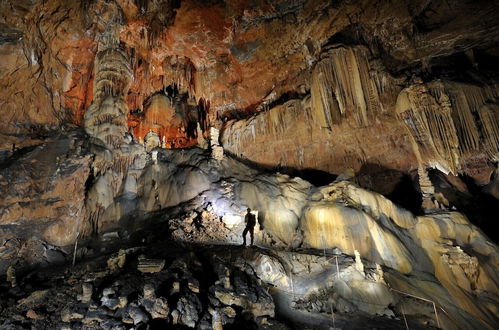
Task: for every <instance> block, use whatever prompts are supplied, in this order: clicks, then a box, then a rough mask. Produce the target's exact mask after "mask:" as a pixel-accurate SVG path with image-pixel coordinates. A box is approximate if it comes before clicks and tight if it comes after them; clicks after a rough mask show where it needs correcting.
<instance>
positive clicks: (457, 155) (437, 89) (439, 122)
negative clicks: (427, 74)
mask: <svg viewBox="0 0 499 330" xmlns="http://www.w3.org/2000/svg"><path fill="white" fill-rule="evenodd" d="M498 96H499V88H498V86H485V87H480V86H475V85H467V84H460V83H454V82H452V83H451V82H442V81H435V82H432V83H429V84H418V85H413V86H411V87H409V88H407V89H405V90H404V91H403V92H402V93H401V94H400V95H399V98H398V101H397V112H398V116H399V118H400V119H401V120H402V121H403V122H404V123H405V125H406V127H407V129H408V130H409V132H410V134H411V136H412V137H413V139H414V144H415V145H414V147H415V151H416V152H417V154H418V155H419V157H420V161H421V163H422V164H426V165H429V166H434V167H440V168H441V169H443V170H445V171H447V172H452V173H457V172H459V171H460V170H461V167H462V164H461V158H462V157H463V156H467V155H470V154H471V153H476V152H484V153H485V154H487V155H488V156H489V157H490V158H491V160H492V159H494V158H495V159H497V152H498V151H499V145H498V141H499V120H498V119H499V118H498V113H497V106H496V105H495V103H494V102H495V101H496V100H497V98H498Z"/></svg>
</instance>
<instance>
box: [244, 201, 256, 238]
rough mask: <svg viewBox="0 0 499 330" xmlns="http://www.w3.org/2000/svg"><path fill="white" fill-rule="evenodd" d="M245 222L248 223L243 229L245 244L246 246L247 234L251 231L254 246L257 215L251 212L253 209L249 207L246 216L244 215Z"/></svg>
mask: <svg viewBox="0 0 499 330" xmlns="http://www.w3.org/2000/svg"><path fill="white" fill-rule="evenodd" d="M244 222H245V223H246V228H244V231H243V246H246V234H247V233H248V232H249V233H250V237H251V245H250V246H253V240H254V236H255V225H256V217H255V215H254V214H253V213H251V209H250V208H249V207H248V209H247V213H246V216H245V217H244Z"/></svg>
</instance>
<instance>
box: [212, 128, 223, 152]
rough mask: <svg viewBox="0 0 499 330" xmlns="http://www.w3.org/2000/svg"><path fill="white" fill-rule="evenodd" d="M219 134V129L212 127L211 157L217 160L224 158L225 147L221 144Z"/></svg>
mask: <svg viewBox="0 0 499 330" xmlns="http://www.w3.org/2000/svg"><path fill="white" fill-rule="evenodd" d="M218 135H219V132H218V129H216V128H215V127H210V148H211V157H213V159H216V160H222V159H223V158H224V149H223V147H221V146H220V142H219V138H218Z"/></svg>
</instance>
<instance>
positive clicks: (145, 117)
mask: <svg viewBox="0 0 499 330" xmlns="http://www.w3.org/2000/svg"><path fill="white" fill-rule="evenodd" d="M128 53H129V56H130V61H131V68H132V72H133V76H134V82H133V83H132V85H131V87H130V92H129V93H128V94H127V96H126V100H127V103H128V106H129V108H130V109H132V111H131V113H130V115H129V116H128V126H129V131H130V132H131V133H132V134H133V135H134V136H135V138H136V139H137V140H138V141H140V142H144V143H146V141H145V140H146V137H147V136H148V134H149V133H154V134H156V136H154V139H158V140H159V146H162V147H164V148H182V147H189V146H192V145H194V144H196V138H197V135H198V133H197V130H196V127H197V124H198V123H199V127H200V128H201V132H202V133H203V134H207V133H208V127H209V120H210V118H209V117H208V110H209V102H208V101H205V99H204V98H203V97H199V98H198V97H196V90H195V77H196V69H195V67H194V64H193V63H192V62H191V61H190V59H189V58H187V57H183V56H170V57H166V58H164V59H163V60H161V62H160V63H161V65H160V66H159V67H158V66H157V65H156V66H155V65H153V64H151V63H149V62H148V61H147V59H145V58H142V57H141V56H140V55H138V54H137V53H136V51H135V50H134V49H131V50H129V51H128ZM150 136H152V135H150ZM146 144H147V143H146Z"/></svg>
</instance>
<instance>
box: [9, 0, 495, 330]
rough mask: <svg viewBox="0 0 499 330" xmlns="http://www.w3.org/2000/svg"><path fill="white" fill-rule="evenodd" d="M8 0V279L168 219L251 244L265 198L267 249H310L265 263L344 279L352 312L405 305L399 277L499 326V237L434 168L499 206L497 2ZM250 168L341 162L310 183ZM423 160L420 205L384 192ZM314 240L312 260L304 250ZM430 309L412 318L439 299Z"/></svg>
mask: <svg viewBox="0 0 499 330" xmlns="http://www.w3.org/2000/svg"><path fill="white" fill-rule="evenodd" d="M0 9H1V10H2V11H1V12H0V87H1V88H2V90H3V91H4V92H2V93H1V94H0V105H2V107H3V108H4V111H3V113H4V116H5V120H4V121H3V122H2V123H0V195H1V196H2V199H1V200H0V273H4V272H6V271H7V270H9V269H10V271H9V278H11V279H12V277H13V276H14V275H12V274H13V271H12V269H13V268H12V267H13V265H15V264H16V263H19V266H20V268H23V267H24V268H25V269H29V268H33V267H34V266H36V265H39V264H43V263H45V262H49V261H47V260H49V255H50V252H47V251H50V250H57V249H60V251H61V252H60V253H61V254H63V252H62V251H63V250H62V249H64V248H65V249H66V250H64V251H66V252H67V251H68V246H69V245H72V244H75V245H76V242H77V241H78V240H79V241H80V242H81V241H85V240H87V239H90V238H92V237H99V236H100V235H102V234H103V233H106V232H107V231H110V230H116V231H120V232H123V231H126V232H127V235H131V234H133V233H134V232H135V231H136V230H138V229H142V228H143V227H145V226H147V225H148V224H150V222H154V221H157V220H158V219H159V220H160V222H161V221H162V222H164V223H168V224H169V225H168V230H170V231H171V232H172V235H171V237H173V238H174V239H176V240H181V241H187V242H191V243H192V242H194V243H199V242H202V243H207V242H208V243H217V244H220V243H223V244H239V243H240V242H241V240H242V239H241V237H240V234H241V232H242V231H243V230H244V228H245V224H244V212H245V210H246V209H247V208H251V209H252V210H253V212H254V214H256V215H257V217H258V225H257V226H256V228H255V236H256V240H255V241H256V244H257V245H259V246H262V247H265V248H269V249H275V250H278V249H287V250H291V252H290V253H291V257H290V259H289V260H288V261H289V263H290V264H291V266H289V267H288V266H287V265H286V264H284V263H283V264H280V261H276V260H274V259H273V258H274V257H272V256H271V255H270V254H265V255H257V256H255V258H254V267H253V268H254V271H255V272H256V273H258V274H259V275H258V276H259V277H260V278H261V279H263V280H264V281H266V282H268V283H271V284H274V285H277V286H278V287H279V289H281V290H287V291H289V290H291V291H294V290H295V288H297V289H298V290H299V291H301V293H306V294H309V293H311V292H313V291H320V290H319V289H321V288H323V287H327V288H328V289H331V290H332V291H334V294H335V296H334V303H335V305H334V306H335V308H338V309H340V310H341V311H343V312H345V313H348V312H349V311H350V310H351V308H355V310H356V311H361V312H363V313H369V314H370V315H376V314H382V315H388V316H393V311H392V308H391V306H394V305H397V304H398V306H399V307H400V309H401V310H402V305H401V304H399V301H398V298H399V297H398V296H397V295H396V294H395V293H393V291H392V290H390V289H395V290H399V291H403V292H404V294H411V295H416V296H419V297H423V298H424V299H428V301H431V302H432V303H433V302H435V304H436V305H435V306H438V308H445V309H446V313H447V312H448V313H447V314H446V315H445V316H442V318H441V322H442V326H443V327H444V328H448V329H453V328H456V327H458V326H461V325H463V327H465V328H494V327H495V325H496V323H497V306H498V304H499V301H498V298H497V297H498V292H497V284H498V283H499V278H498V275H497V273H498V272H497V268H498V259H497V258H498V249H497V246H496V245H495V244H494V243H493V242H491V241H490V240H489V239H488V238H487V237H486V236H485V235H484V234H483V233H482V232H481V231H480V230H479V229H478V228H476V227H474V226H473V225H472V224H471V223H470V221H469V220H468V218H467V217H466V216H465V215H464V214H462V213H460V212H457V211H456V212H454V211H451V210H450V208H451V207H453V205H451V202H449V199H447V197H448V196H449V195H446V196H444V194H442V192H440V191H438V188H439V187H438V186H437V185H436V184H435V181H436V180H432V175H431V174H432V172H431V170H430V169H432V168H433V169H438V170H439V171H441V172H442V173H444V174H445V175H446V178H447V179H448V180H446V181H445V180H442V181H441V182H440V183H442V182H443V183H444V184H447V185H448V190H449V191H450V192H451V193H450V195H452V194H454V195H455V196H457V197H456V198H455V199H454V201H456V200H459V198H461V197H462V198H463V199H465V201H466V202H463V204H466V203H468V206H469V204H472V202H473V200H472V199H466V198H468V197H469V196H467V195H468V194H470V191H472V189H471V188H473V189H474V190H473V191H472V193H473V194H475V193H476V194H481V193H482V192H481V191H480V189H481V187H482V186H485V185H486V186H485V188H484V189H483V193H484V194H485V193H487V194H488V197H490V198H495V199H493V201H495V202H496V201H497V195H498V193H497V190H498V189H497V182H498V173H497V171H498V170H497V164H495V163H497V160H498V149H499V121H498V109H499V108H498V104H499V102H498V99H499V91H498V87H497V84H496V83H495V78H497V67H496V66H493V65H492V69H491V63H493V62H495V59H497V49H496V48H497V47H496V46H495V44H496V43H497V41H498V40H499V33H498V32H497V26H496V25H497V24H496V22H495V21H496V20H497V19H496V18H497V17H495V16H494V15H496V14H494V13H495V12H496V11H493V9H495V7H493V4H488V3H485V2H483V3H480V4H478V5H475V4H474V3H470V2H467V1H457V2H455V3H454V4H453V8H446V7H445V5H444V4H437V3H435V2H431V3H430V4H428V3H427V1H416V2H411V4H410V5H409V4H405V3H400V4H395V2H375V1H373V2H367V3H363V4H362V5H359V4H352V3H350V2H344V3H343V2H341V3H337V4H336V3H329V2H324V1H291V2H290V1H277V2H275V3H272V4H269V3H266V2H262V3H259V4H255V3H249V2H246V1H228V2H226V3H225V2H216V1H215V2H209V3H204V2H200V1H191V0H185V1H181V2H180V3H178V2H177V1H168V0H161V1H152V0H151V1H132V0H130V1H128V0H116V1H104V0H91V1H80V2H74V1H73V2H67V1H66V2H64V1H58V0H48V1H37V0H35V1H19V3H16V5H15V6H14V5H13V4H12V3H11V2H9V1H3V2H1V3H0ZM467 9H468V10H467ZM471 9H473V10H475V12H474V14H473V15H469V12H471ZM7 12H9V13H10V12H11V14H6V13H7ZM490 12H493V14H491V13H490ZM440 13H445V15H449V16H448V17H447V16H445V15H444V14H440ZM442 15H444V16H445V17H442ZM496 16H497V15H496ZM418 31H420V32H418ZM472 48H474V49H472ZM463 50H464V52H463ZM475 55H476V56H475ZM456 58H457V59H456ZM491 58H492V60H491ZM453 61H454V62H453ZM442 62H445V63H444V64H442ZM448 63H451V64H448ZM461 66H463V68H461ZM481 66H483V67H484V68H483V69H482V68H481ZM77 126H82V128H83V129H78V127H77ZM70 129H71V131H69V130H70ZM68 132H70V133H68ZM207 141H210V143H209V146H208V143H207ZM195 145H199V146H201V147H202V148H196V147H194V146H195ZM176 149H181V150H176ZM247 164H253V165H259V166H261V167H265V168H266V169H276V170H278V171H281V172H285V171H286V172H288V173H300V171H302V172H303V173H304V172H306V171H318V173H319V174H318V175H319V176H324V177H321V178H319V179H320V180H318V181H320V184H317V185H313V184H312V183H310V182H308V181H306V180H304V179H301V178H299V177H291V176H289V175H286V174H281V173H269V172H267V173H264V172H263V171H262V170H261V168H259V167H258V166H253V167H252V166H249V165H247ZM376 169H377V170H376ZM321 171H322V172H321ZM493 172H495V176H494V177H491V173H493ZM339 173H344V175H340V176H339V177H338V178H337V179H336V180H335V181H334V182H332V181H333V180H332V179H331V177H330V176H329V175H331V174H339ZM439 173H440V172H439ZM442 173H440V174H441V176H440V177H444V174H442ZM326 174H329V175H327V176H326ZM410 175H412V177H410V178H409V181H410V184H412V183H417V185H419V187H418V188H417V190H418V192H417V194H418V198H421V199H422V202H423V203H422V208H423V209H424V210H421V209H420V207H419V206H420V205H418V206H417V207H416V208H415V209H417V210H418V212H420V213H418V214H416V213H412V212H411V211H408V210H406V209H404V208H402V207H400V206H398V205H396V204H395V203H393V202H392V201H391V200H390V199H388V198H386V197H385V196H383V195H381V194H378V193H375V192H372V191H371V190H377V191H378V192H381V193H384V194H390V193H393V192H395V196H394V197H395V198H396V197H398V196H396V191H397V188H398V186H399V185H400V183H401V182H402V178H404V177H409V176H410ZM458 175H461V176H462V179H460V178H459V177H458ZM468 177H469V178H468ZM351 181H356V183H354V182H351ZM464 181H466V182H464ZM471 181H473V182H472V184H471V183H470V184H469V187H468V186H467V183H468V182H471ZM331 182H332V183H331ZM475 185H476V187H475ZM361 186H362V187H361ZM441 186H442V185H440V188H441ZM366 187H367V188H372V189H371V190H369V189H366ZM460 188H462V189H460ZM419 195H422V196H419ZM392 196H393V195H392ZM470 201H472V202H470ZM491 204H492V203H491ZM442 205H443V209H442V208H440V207H441V206H442ZM494 210H495V209H494ZM487 220H488V221H492V220H494V219H492V218H491V219H487ZM200 222H203V225H206V226H208V228H206V230H203V226H201V225H200ZM82 244H85V243H82ZM303 250H306V251H309V252H310V255H309V256H308V257H307V258H308V261H303V260H301V261H300V260H298V261H297V259H300V258H301V257H296V256H297V255H298V251H303ZM40 251H41V252H40ZM326 251H327V252H326ZM331 251H335V252H337V253H336V254H335V257H336V261H338V256H341V258H342V262H343V264H342V267H343V268H342V270H341V271H340V270H339V269H337V270H336V275H337V277H336V278H332V276H331V275H332V272H330V270H331V269H326V268H327V267H328V265H327V264H328V263H329V261H327V260H326V261H324V262H322V261H319V260H318V259H319V258H318V257H317V254H319V253H324V258H325V259H326V254H327V253H331ZM66 254H68V253H66ZM293 256H294V257H296V258H295V259H293ZM280 258H281V259H280V260H284V259H285V258H284V257H283V256H282V255H281V256H280ZM354 258H355V259H354ZM353 260H355V262H354V261H353ZM16 267H17V266H16ZM337 267H338V268H339V266H337ZM305 268H307V269H308V270H304V269H305ZM317 269H320V270H323V271H325V272H326V273H320V275H317V274H316V273H319V271H317V272H316V271H315V270H317ZM293 274H294V275H296V274H300V275H299V277H301V278H302V279H301V282H300V283H298V285H297V286H296V287H295V282H294V279H293V276H294V275H293ZM305 275H306V276H305ZM313 276H317V277H313ZM322 276H323V277H322ZM304 278H305V279H304ZM307 279H311V282H310V283H309V284H307V283H306V280H307ZM312 279H313V280H312ZM321 279H324V280H327V281H326V282H327V283H320V282H321ZM11 282H15V281H11ZM229 282H230V281H229ZM322 282H324V281H322ZM317 283H320V284H317ZM328 283H329V284H328ZM331 283H332V284H331ZM330 284H331V285H330ZM227 285H230V283H228V284H227ZM328 285H329V287H328ZM219 289H221V287H220V288H219ZM260 289H261V288H260ZM260 289H256V290H257V291H258V290H260ZM217 292H218V296H219V297H218V298H220V299H221V300H223V301H224V302H225V303H226V304H228V305H230V304H231V301H232V300H231V299H232V298H231V297H230V296H226V295H225V294H224V293H223V292H224V291H223V290H219V291H217ZM301 293H300V294H301ZM288 294H289V292H288ZM291 294H294V292H291ZM322 298H324V297H322ZM376 302H379V305H378V306H377V307H376V306H375V305H376ZM238 304H245V303H244V302H243V300H238ZM271 306H273V305H272V304H269V305H268V306H267V307H268V309H269V310H267V308H265V313H269V315H273V310H272V309H273V307H271ZM313 308H316V307H313ZM435 309H436V307H435ZM421 310H423V309H422V308H419V307H414V310H412V311H411V313H412V314H411V315H419V314H421V313H422V314H423V315H424V316H425V317H427V316H428V314H431V313H432V311H431V308H430V311H429V312H428V311H424V310H423V312H422V311H421ZM397 311H398V310H397ZM391 313H392V314H391ZM265 315H266V314H265ZM397 315H399V314H397ZM194 323H195V322H194ZM421 323H423V322H421ZM189 325H192V323H191V322H189ZM432 325H435V324H433V323H432ZM436 325H439V324H438V321H437V324H436Z"/></svg>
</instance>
